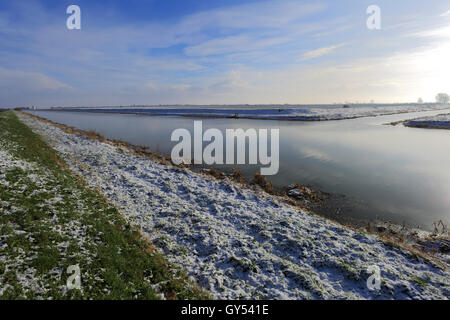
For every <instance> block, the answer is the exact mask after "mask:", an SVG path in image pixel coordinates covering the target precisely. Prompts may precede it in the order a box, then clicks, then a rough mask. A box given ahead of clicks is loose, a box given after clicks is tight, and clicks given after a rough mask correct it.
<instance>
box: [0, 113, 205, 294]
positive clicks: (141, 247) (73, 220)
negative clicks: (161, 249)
mask: <svg viewBox="0 0 450 320" xmlns="http://www.w3.org/2000/svg"><path fill="white" fill-rule="evenodd" d="M76 265H78V266H79V268H80V269H79V271H80V277H81V279H80V280H81V281H80V285H81V286H80V287H79V288H78V289H77V288H75V289H74V288H70V286H67V280H68V279H69V276H70V274H71V273H72V272H70V271H68V268H69V266H76ZM205 296H207V295H206V294H205V293H204V292H201V291H200V290H199V289H198V287H197V286H194V285H193V283H192V282H189V281H187V277H186V276H185V275H184V273H182V272H180V270H179V268H173V266H171V265H170V264H168V262H167V261H166V260H165V259H164V258H163V257H162V256H161V254H159V253H157V252H156V250H154V249H153V247H151V246H150V245H149V243H148V242H144V240H143V239H142V238H141V236H140V234H139V233H138V232H137V231H136V230H135V229H133V228H131V227H130V225H129V224H128V223H126V221H125V219H124V218H123V217H122V216H121V215H120V213H119V212H118V211H117V209H116V208H115V207H114V206H113V205H112V204H109V203H108V202H107V201H106V199H105V198H104V197H102V196H101V195H99V194H98V193H97V192H95V191H93V190H90V189H89V188H87V187H86V186H85V184H84V183H83V182H82V180H81V179H78V177H75V176H73V175H72V174H71V173H70V172H69V171H68V170H67V169H66V167H65V165H64V163H63V162H62V161H61V159H60V158H59V157H58V156H57V154H56V152H55V151H54V150H53V149H52V148H50V147H49V146H48V145H47V144H46V143H44V142H43V141H42V140H41V139H40V138H39V137H38V136H37V135H35V134H34V133H32V131H31V130H30V129H29V128H28V127H26V126H25V125H24V124H22V123H21V122H20V121H19V120H18V119H17V118H16V116H15V115H14V114H13V113H12V112H11V111H8V112H0V299H1V300H3V299H7V300H8V299H83V300H84V299H156V298H164V297H167V298H179V299H192V298H197V299H198V298H204V297H205Z"/></svg>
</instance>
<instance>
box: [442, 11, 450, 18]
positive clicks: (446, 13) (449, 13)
mask: <svg viewBox="0 0 450 320" xmlns="http://www.w3.org/2000/svg"><path fill="white" fill-rule="evenodd" d="M445 16H450V10H448V11H446V12H444V13H443V14H441V17H445Z"/></svg>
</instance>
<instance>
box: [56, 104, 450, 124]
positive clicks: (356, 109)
mask: <svg viewBox="0 0 450 320" xmlns="http://www.w3.org/2000/svg"><path fill="white" fill-rule="evenodd" d="M442 109H449V106H448V105H437V104H430V105H359V106H354V105H351V106H346V107H345V108H344V107H342V106H336V107H327V108H325V107H313V108H312V107H309V108H308V107H305V106H292V105H277V106H245V107H244V106H229V107H226V108H225V107H223V106H186V107H166V108H156V107H153V108H142V107H135V108H132V107H124V108H106V107H105V108H80V109H77V108H67V109H64V108H61V109H58V110H68V111H84V112H107V113H114V112H119V113H139V114H147V115H163V116H194V117H217V118H250V119H266V120H268V119H271V120H302V121H319V120H341V119H353V118H360V117H373V116H380V115H391V114H398V113H407V112H419V111H432V110H442Z"/></svg>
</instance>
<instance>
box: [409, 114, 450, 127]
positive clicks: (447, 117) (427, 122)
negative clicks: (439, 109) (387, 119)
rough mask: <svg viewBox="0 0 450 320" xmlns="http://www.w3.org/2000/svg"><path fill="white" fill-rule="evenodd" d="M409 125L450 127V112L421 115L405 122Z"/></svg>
mask: <svg viewBox="0 0 450 320" xmlns="http://www.w3.org/2000/svg"><path fill="white" fill-rule="evenodd" d="M403 124H404V125H405V126H408V127H419V128H435V129H450V113H445V114H439V115H436V116H430V117H421V118H416V119H413V120H408V121H405V122H404V123H403Z"/></svg>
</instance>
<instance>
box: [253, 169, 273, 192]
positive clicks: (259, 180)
mask: <svg viewBox="0 0 450 320" xmlns="http://www.w3.org/2000/svg"><path fill="white" fill-rule="evenodd" d="M253 183H255V184H256V185H258V186H260V187H261V188H262V189H263V190H264V191H266V192H267V193H269V194H273V193H274V190H273V186H272V184H271V183H270V182H268V181H267V179H266V177H265V176H263V175H262V174H260V173H258V172H256V173H255V175H254V177H253Z"/></svg>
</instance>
